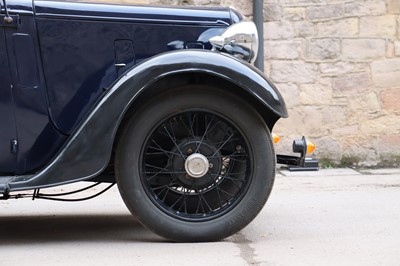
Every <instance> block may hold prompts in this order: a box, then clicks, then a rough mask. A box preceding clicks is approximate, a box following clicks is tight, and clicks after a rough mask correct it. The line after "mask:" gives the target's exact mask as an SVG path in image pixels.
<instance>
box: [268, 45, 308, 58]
mask: <svg viewBox="0 0 400 266" xmlns="http://www.w3.org/2000/svg"><path fill="white" fill-rule="evenodd" d="M264 47H265V58H268V59H297V58H299V57H300V56H301V47H302V42H301V41H266V42H265V43H264Z"/></svg>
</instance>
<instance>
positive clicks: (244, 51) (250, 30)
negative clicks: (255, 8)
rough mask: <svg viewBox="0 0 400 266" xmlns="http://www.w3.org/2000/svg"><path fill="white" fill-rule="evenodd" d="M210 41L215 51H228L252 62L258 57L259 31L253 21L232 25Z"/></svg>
mask: <svg viewBox="0 0 400 266" xmlns="http://www.w3.org/2000/svg"><path fill="white" fill-rule="evenodd" d="M210 43H211V45H212V46H213V50H214V51H226V52H228V53H230V54H232V55H233V56H235V57H238V58H241V59H243V60H245V61H248V62H250V63H254V61H255V60H256V59H257V54H258V48H259V47H258V32H257V27H256V25H255V24H254V22H252V21H242V22H239V23H236V24H233V25H231V26H230V27H228V28H227V29H226V30H225V31H224V32H223V33H222V34H221V35H219V36H214V37H212V38H210Z"/></svg>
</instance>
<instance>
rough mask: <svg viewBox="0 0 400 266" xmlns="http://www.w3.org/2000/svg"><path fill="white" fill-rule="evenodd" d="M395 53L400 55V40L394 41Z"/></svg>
mask: <svg viewBox="0 0 400 266" xmlns="http://www.w3.org/2000/svg"><path fill="white" fill-rule="evenodd" d="M394 54H395V55H396V56H400V41H395V42H394Z"/></svg>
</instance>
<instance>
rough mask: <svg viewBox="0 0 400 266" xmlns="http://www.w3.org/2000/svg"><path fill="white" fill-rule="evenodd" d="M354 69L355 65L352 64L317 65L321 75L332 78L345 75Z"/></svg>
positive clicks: (341, 62) (340, 62)
mask: <svg viewBox="0 0 400 266" xmlns="http://www.w3.org/2000/svg"><path fill="white" fill-rule="evenodd" d="M354 68H355V65H354V64H353V63H350V62H343V61H338V62H332V63H321V64H319V70H320V71H321V73H323V74H326V75H332V76H337V75H343V74H347V73H349V72H351V71H352V70H353V69H354Z"/></svg>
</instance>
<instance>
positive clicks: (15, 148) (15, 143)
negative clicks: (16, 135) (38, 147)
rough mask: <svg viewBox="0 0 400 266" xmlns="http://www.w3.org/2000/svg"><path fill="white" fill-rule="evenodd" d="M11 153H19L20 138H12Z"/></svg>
mask: <svg viewBox="0 0 400 266" xmlns="http://www.w3.org/2000/svg"><path fill="white" fill-rule="evenodd" d="M11 153H12V154H17V153H18V140H16V139H12V140H11Z"/></svg>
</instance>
